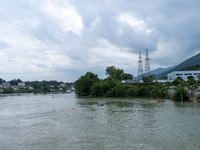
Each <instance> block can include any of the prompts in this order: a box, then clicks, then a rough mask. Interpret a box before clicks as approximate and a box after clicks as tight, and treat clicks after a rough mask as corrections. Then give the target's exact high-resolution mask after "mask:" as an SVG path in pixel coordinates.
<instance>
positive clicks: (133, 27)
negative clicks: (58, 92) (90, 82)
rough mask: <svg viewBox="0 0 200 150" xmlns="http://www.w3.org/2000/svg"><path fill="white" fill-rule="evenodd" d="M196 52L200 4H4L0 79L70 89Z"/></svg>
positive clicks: (145, 0) (172, 0) (133, 0)
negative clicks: (110, 71)
mask: <svg viewBox="0 0 200 150" xmlns="http://www.w3.org/2000/svg"><path fill="white" fill-rule="evenodd" d="M146 49H148V51H149V58H150V65H151V69H152V70H155V69H157V68H159V67H163V68H166V67H170V66H173V65H178V64H179V63H181V62H182V61H184V60H186V59H188V58H190V57H191V56H194V55H196V54H198V53H199V52H200V1H199V0H190V1H188V0H151V1H149V0H112V1H111V0H1V5H0V60H1V63H0V65H1V67H0V78H3V79H5V80H7V81H9V80H11V79H18V78H19V79H21V80H22V81H35V80H38V81H42V80H47V81H49V80H57V81H64V82H74V81H75V80H77V79H78V77H80V76H81V75H84V74H85V73H86V72H88V71H91V72H93V73H95V74H97V75H98V77H99V78H105V77H106V75H105V69H106V67H107V66H111V65H114V66H115V67H117V68H120V69H123V70H124V72H125V73H130V74H133V75H134V76H137V74H138V72H137V70H138V60H139V52H141V54H142V60H143V69H144V68H145V61H144V60H145V53H146Z"/></svg>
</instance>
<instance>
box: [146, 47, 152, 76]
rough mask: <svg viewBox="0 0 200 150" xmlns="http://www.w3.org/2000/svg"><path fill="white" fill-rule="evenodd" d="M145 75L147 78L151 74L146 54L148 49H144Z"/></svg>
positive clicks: (147, 54)
mask: <svg viewBox="0 0 200 150" xmlns="http://www.w3.org/2000/svg"><path fill="white" fill-rule="evenodd" d="M145 74H146V76H149V75H150V74H151V66H150V62H149V52H148V49H146V58H145Z"/></svg>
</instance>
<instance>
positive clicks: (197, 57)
mask: <svg viewBox="0 0 200 150" xmlns="http://www.w3.org/2000/svg"><path fill="white" fill-rule="evenodd" d="M196 64H200V53H199V54H197V55H195V56H193V57H191V58H189V59H187V60H185V61H184V62H182V63H180V64H179V65H177V66H176V67H174V68H172V69H170V70H167V71H165V72H163V73H160V74H158V75H157V76H156V78H158V79H167V74H169V73H171V72H173V71H179V70H181V69H183V68H185V67H188V66H194V65H196Z"/></svg>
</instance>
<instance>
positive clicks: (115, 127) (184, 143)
mask: <svg viewBox="0 0 200 150" xmlns="http://www.w3.org/2000/svg"><path fill="white" fill-rule="evenodd" d="M100 102H103V103H105V104H106V106H97V104H98V103H100ZM73 108H74V110H73ZM133 149H134V150H199V149H200V103H181V102H176V103H175V102H171V101H170V100H166V101H165V102H164V103H156V102H155V99H138V98H80V97H77V96H76V95H75V93H74V92H72V93H54V94H53V98H52V93H51V94H32V93H31V94H6V95H3V94H2V95H0V150H133Z"/></svg>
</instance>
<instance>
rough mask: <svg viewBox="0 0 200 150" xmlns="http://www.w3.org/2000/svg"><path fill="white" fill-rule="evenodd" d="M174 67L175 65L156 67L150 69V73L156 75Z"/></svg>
mask: <svg viewBox="0 0 200 150" xmlns="http://www.w3.org/2000/svg"><path fill="white" fill-rule="evenodd" d="M174 67H175V66H171V67H168V68H158V69H155V70H152V71H151V74H155V75H158V74H160V73H163V72H165V71H168V70H170V69H172V68H174Z"/></svg>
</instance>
